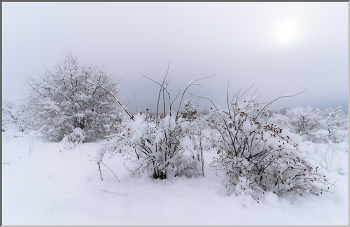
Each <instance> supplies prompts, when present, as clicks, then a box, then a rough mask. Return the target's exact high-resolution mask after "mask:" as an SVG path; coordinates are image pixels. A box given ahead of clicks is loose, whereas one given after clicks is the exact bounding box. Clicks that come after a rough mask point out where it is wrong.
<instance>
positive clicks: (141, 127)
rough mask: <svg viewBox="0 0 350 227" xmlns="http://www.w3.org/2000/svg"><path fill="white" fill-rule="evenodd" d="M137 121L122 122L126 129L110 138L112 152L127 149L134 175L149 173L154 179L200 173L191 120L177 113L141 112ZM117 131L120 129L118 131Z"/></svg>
mask: <svg viewBox="0 0 350 227" xmlns="http://www.w3.org/2000/svg"><path fill="white" fill-rule="evenodd" d="M133 119H134V121H128V122H123V125H124V127H123V129H122V130H120V131H119V132H117V133H115V134H114V135H110V136H109V138H108V139H107V142H108V143H107V147H108V150H110V151H116V152H118V149H121V148H122V149H124V150H125V151H126V155H127V158H126V160H125V162H126V164H125V166H126V168H127V169H128V170H130V171H131V172H132V173H133V175H135V174H137V175H142V173H145V172H146V173H148V175H149V176H151V177H152V178H154V179H158V178H159V179H166V178H168V177H169V176H183V175H184V176H187V177H191V176H196V175H199V174H200V173H199V171H198V166H199V161H198V160H197V159H196V158H195V149H194V146H193V143H192V140H191V139H190V138H189V136H190V135H189V134H188V133H187V132H188V127H190V122H188V121H185V120H184V119H183V118H178V119H177V120H176V119H175V117H174V116H171V115H170V114H169V115H166V116H163V115H160V116H159V118H158V119H157V117H156V116H152V115H150V114H145V113H139V114H137V115H135V116H134V117H133ZM117 131H118V130H117Z"/></svg>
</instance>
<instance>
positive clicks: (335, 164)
mask: <svg viewBox="0 0 350 227" xmlns="http://www.w3.org/2000/svg"><path fill="white" fill-rule="evenodd" d="M102 143H103V141H100V142H96V143H85V144H83V145H80V146H78V147H75V148H73V149H65V144H64V143H43V142H42V141H41V140H40V139H39V138H38V137H36V136H35V135H30V134H21V133H11V132H3V133H2V224H3V225H347V224H348V212H349V210H348V143H347V142H343V143H337V144H336V143H334V144H333V143H332V144H313V143H311V142H303V143H302V144H300V149H301V150H304V151H305V152H307V153H308V157H310V158H312V159H314V160H316V161H318V162H319V163H320V164H321V165H322V166H323V167H324V169H323V171H324V174H327V177H328V178H329V179H330V181H331V183H333V182H335V183H334V185H333V186H331V190H330V191H331V193H323V195H322V196H320V197H316V196H314V195H303V196H302V197H301V196H297V195H294V196H287V197H286V198H282V197H277V196H276V195H275V194H273V193H271V192H270V193H266V194H265V196H264V197H262V198H260V203H256V201H254V200H253V199H252V198H250V197H247V196H239V197H238V196H235V195H234V194H232V195H230V196H228V195H227V191H226V189H225V187H224V186H223V185H222V183H221V179H220V178H219V177H217V176H216V175H215V173H214V172H213V170H211V169H210V168H209V163H210V162H211V159H212V158H213V157H214V156H216V152H212V153H210V151H205V153H204V158H205V177H204V178H203V177H198V178H186V177H175V178H169V179H166V180H159V179H157V180H153V179H150V178H132V177H130V173H129V172H128V171H127V170H126V169H125V167H124V165H123V161H124V157H123V154H122V153H109V154H106V155H105V157H104V163H105V164H106V165H107V166H108V167H109V168H111V170H113V172H114V173H115V174H116V176H117V177H118V178H119V180H120V182H119V181H118V179H117V178H116V177H115V176H114V174H113V172H112V171H111V170H109V169H108V168H107V167H105V166H103V165H101V171H102V174H103V178H104V180H103V181H101V179H100V171H99V170H98V166H97V164H96V162H95V161H94V158H93V157H97V156H98V151H99V149H100V147H101V146H102Z"/></svg>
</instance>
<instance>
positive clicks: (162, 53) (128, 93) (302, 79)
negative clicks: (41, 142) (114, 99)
mask: <svg viewBox="0 0 350 227" xmlns="http://www.w3.org/2000/svg"><path fill="white" fill-rule="evenodd" d="M348 39H349V37H348V3H347V2H337V3H330V2H328V3H319V2H317V3H316V2H315V3H296V2H294V3H282V2H279V3H241V2H232V3H136V2H134V3H118V2H114V3H56V2H52V3H9V2H5V3H3V4H2V47H3V48H2V99H3V100H4V99H6V100H11V101H19V100H21V99H23V98H25V97H26V94H27V93H28V92H29V86H27V85H26V82H25V77H28V76H31V77H38V75H39V74H43V73H44V70H45V68H48V69H53V68H54V66H55V65H57V64H58V63H60V62H62V61H63V60H64V58H65V55H67V53H72V54H73V55H78V56H79V59H80V61H81V63H83V64H90V63H93V64H96V65H98V66H101V65H104V66H105V68H106V70H107V71H108V73H109V74H110V75H111V76H113V77H115V78H116V80H119V79H121V81H120V89H121V96H123V97H124V98H123V101H124V102H127V101H128V100H129V99H130V98H131V97H132V96H133V95H135V94H136V96H135V98H134V99H133V100H132V101H131V102H130V103H129V105H128V108H129V109H130V110H132V111H135V110H136V108H137V110H138V111H142V110H144V109H145V108H147V107H148V106H150V108H151V109H152V110H155V108H156V101H157V98H158V92H159V86H158V85H157V84H155V83H154V82H152V81H150V80H148V79H146V78H144V77H142V76H141V73H142V74H143V75H145V76H147V77H150V78H152V79H154V80H156V81H159V82H161V81H162V80H163V78H164V76H165V74H166V72H167V68H168V64H169V72H168V77H169V78H171V81H170V84H169V91H170V92H171V94H172V97H175V96H176V95H177V93H178V91H179V89H180V90H181V92H182V91H184V89H185V88H186V86H187V85H188V83H189V82H190V81H194V80H196V79H199V78H202V77H206V76H210V75H214V74H215V76H213V77H210V78H207V79H205V80H202V81H201V84H202V85H203V86H204V87H198V86H196V87H193V88H190V89H189V92H190V93H192V94H195V95H202V94H203V93H205V92H206V91H209V92H208V93H207V94H206V97H208V98H216V99H215V102H216V103H217V104H218V105H220V106H222V107H223V106H225V103H226V97H227V85H228V81H229V80H230V85H229V87H228V91H229V96H230V97H232V96H233V95H235V94H236V93H237V92H238V91H239V90H240V89H241V92H242V91H244V90H246V89H247V88H249V87H250V86H252V85H253V84H254V86H253V87H252V88H251V90H249V91H248V92H247V95H252V94H253V93H254V92H255V91H256V90H257V91H256V93H255V94H256V95H261V96H260V98H259V99H260V101H262V102H267V101H270V100H272V99H274V98H277V97H279V96H283V95H290V94H296V93H299V92H301V91H303V90H305V89H307V90H306V91H305V92H303V93H302V94H300V95H298V96H295V97H291V98H285V99H280V100H278V101H276V102H275V103H274V104H273V105H272V106H271V107H270V108H271V109H279V108H282V107H287V108H291V107H297V106H306V105H310V106H312V107H318V108H322V107H337V106H340V105H342V104H345V105H344V107H345V109H347V105H348V104H347V101H348V62H349V59H348V49H349V48H348ZM169 62H170V63H169ZM230 78H231V79H230ZM188 97H189V94H188V95H186V98H188ZM198 104H199V107H200V108H201V109H204V108H210V106H211V103H210V102H208V101H207V100H205V99H203V100H200V101H199V102H198Z"/></svg>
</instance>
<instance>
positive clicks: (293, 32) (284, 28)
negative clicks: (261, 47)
mask: <svg viewBox="0 0 350 227" xmlns="http://www.w3.org/2000/svg"><path fill="white" fill-rule="evenodd" d="M297 36H298V26H297V24H296V23H295V22H293V21H284V22H280V23H279V24H277V26H276V28H275V32H274V38H275V40H276V41H277V42H279V43H281V44H290V43H292V42H293V41H295V39H296V38H297Z"/></svg>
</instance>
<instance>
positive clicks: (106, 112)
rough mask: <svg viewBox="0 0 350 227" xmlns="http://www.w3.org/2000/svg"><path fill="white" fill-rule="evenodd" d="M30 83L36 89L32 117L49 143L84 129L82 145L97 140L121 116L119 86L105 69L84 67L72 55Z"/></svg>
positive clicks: (30, 102)
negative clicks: (77, 129)
mask: <svg viewBox="0 0 350 227" xmlns="http://www.w3.org/2000/svg"><path fill="white" fill-rule="evenodd" d="M27 82H28V84H29V86H30V87H31V90H32V93H31V94H30V95H28V98H27V103H28V106H29V107H30V109H31V113H32V118H35V119H36V122H37V124H38V125H37V129H40V131H41V133H42V135H43V138H44V139H45V140H47V141H55V142H59V141H61V140H62V139H63V138H64V137H65V136H69V135H70V134H71V133H73V132H76V133H75V134H77V131H76V130H75V129H76V128H80V129H81V132H79V133H78V134H79V135H80V134H82V137H81V136H80V137H79V138H83V141H81V142H90V141H94V140H97V139H100V138H103V137H104V136H105V135H106V134H108V133H110V123H111V122H113V121H116V119H117V118H118V117H119V116H118V115H119V106H118V102H117V99H118V95H119V88H118V83H116V82H115V81H114V80H113V78H112V77H111V76H109V75H107V72H106V70H105V69H104V68H103V67H102V68H99V67H96V66H94V65H82V64H80V63H79V61H78V58H77V57H74V56H72V55H71V54H69V55H68V56H67V57H66V59H65V60H64V61H63V63H61V64H58V65H57V66H56V67H55V68H54V69H53V70H48V69H47V70H46V72H45V74H44V75H43V76H40V78H38V79H37V78H34V77H29V78H27ZM75 137H76V136H75Z"/></svg>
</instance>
